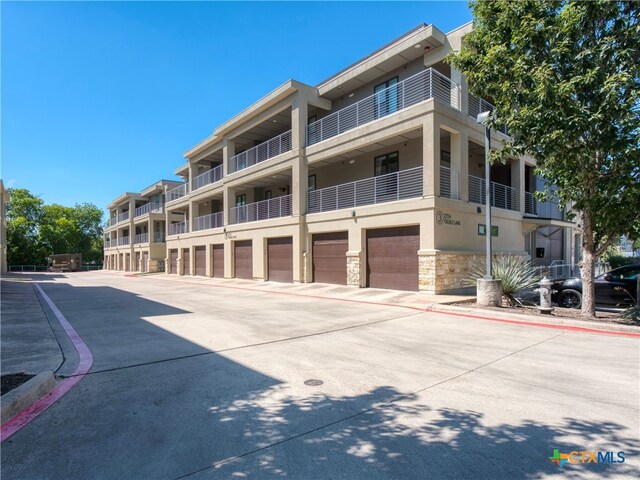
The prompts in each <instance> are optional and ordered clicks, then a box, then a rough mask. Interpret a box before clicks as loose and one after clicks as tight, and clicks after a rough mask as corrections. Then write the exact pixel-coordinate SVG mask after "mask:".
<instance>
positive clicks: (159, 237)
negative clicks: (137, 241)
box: [153, 232, 164, 243]
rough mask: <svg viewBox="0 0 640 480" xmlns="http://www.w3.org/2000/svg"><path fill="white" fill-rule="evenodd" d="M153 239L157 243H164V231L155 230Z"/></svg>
mask: <svg viewBox="0 0 640 480" xmlns="http://www.w3.org/2000/svg"><path fill="white" fill-rule="evenodd" d="M153 241H154V242H156V243H164V232H155V233H154V234H153Z"/></svg>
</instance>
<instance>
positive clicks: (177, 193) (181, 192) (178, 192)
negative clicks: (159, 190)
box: [167, 182, 189, 202]
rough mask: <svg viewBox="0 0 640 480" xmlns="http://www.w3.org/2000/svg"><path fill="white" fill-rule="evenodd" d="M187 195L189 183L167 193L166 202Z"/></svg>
mask: <svg viewBox="0 0 640 480" xmlns="http://www.w3.org/2000/svg"><path fill="white" fill-rule="evenodd" d="M187 193H189V182H186V183H183V184H182V185H179V186H177V187H176V188H173V189H171V190H169V191H168V192H167V202H172V201H174V200H177V199H179V198H182V197H184V196H185V195H186V194H187Z"/></svg>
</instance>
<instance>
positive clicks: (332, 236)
mask: <svg viewBox="0 0 640 480" xmlns="http://www.w3.org/2000/svg"><path fill="white" fill-rule="evenodd" d="M312 244H313V253H312V255H313V281H314V282H318V283H332V284H338V285H346V284H347V250H348V249H349V237H348V233H347V232H333V233H323V234H316V235H314V236H313V238H312Z"/></svg>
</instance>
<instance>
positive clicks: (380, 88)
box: [373, 77, 399, 118]
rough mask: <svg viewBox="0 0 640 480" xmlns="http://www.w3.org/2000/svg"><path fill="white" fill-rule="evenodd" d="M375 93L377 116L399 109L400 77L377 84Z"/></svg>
mask: <svg viewBox="0 0 640 480" xmlns="http://www.w3.org/2000/svg"><path fill="white" fill-rule="evenodd" d="M373 93H374V94H375V112H374V113H375V118H380V117H384V116H386V115H389V114H391V113H394V112H397V111H398V109H399V105H398V77H394V78H391V79H389V80H387V81H386V82H383V83H381V84H379V85H376V86H375V87H374V89H373Z"/></svg>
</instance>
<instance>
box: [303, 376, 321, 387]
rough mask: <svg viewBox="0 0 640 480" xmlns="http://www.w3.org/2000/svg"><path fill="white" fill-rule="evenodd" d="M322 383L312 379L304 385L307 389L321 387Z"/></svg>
mask: <svg viewBox="0 0 640 480" xmlns="http://www.w3.org/2000/svg"><path fill="white" fill-rule="evenodd" d="M323 383H324V382H323V381H322V380H316V379H314V378H312V379H309V380H305V382H304V384H305V385H307V386H309V387H317V386H318V385H322V384H323Z"/></svg>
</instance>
